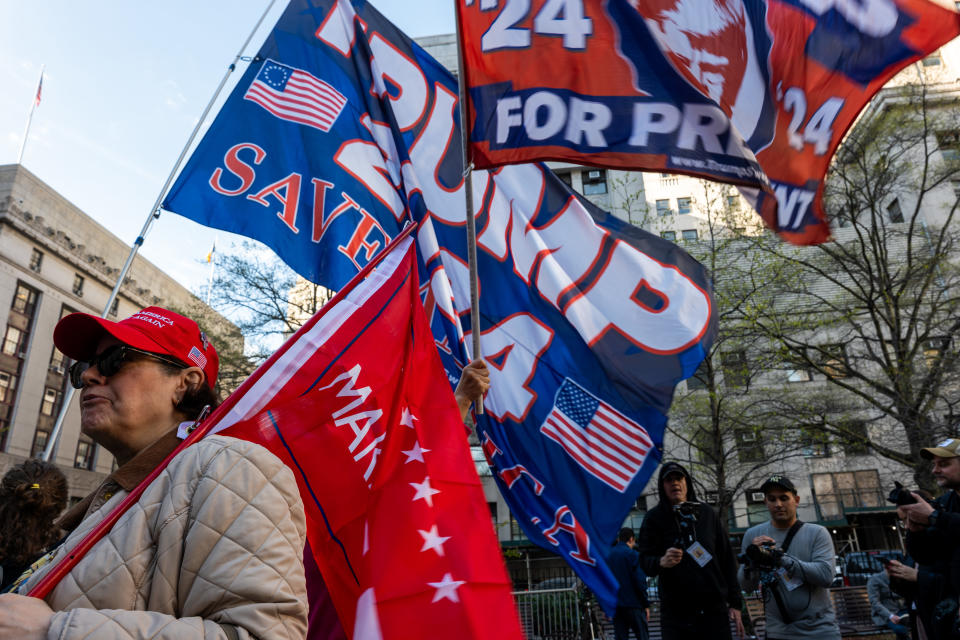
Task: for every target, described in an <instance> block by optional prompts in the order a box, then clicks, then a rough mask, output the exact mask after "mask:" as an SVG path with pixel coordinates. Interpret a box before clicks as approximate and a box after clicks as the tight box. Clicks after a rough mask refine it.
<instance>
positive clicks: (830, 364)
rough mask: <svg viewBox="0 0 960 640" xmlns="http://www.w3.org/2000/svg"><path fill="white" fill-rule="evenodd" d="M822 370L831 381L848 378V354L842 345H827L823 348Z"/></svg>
mask: <svg viewBox="0 0 960 640" xmlns="http://www.w3.org/2000/svg"><path fill="white" fill-rule="evenodd" d="M821 350H822V356H821V358H822V359H821V364H820V366H821V368H822V369H823V373H824V374H826V376H827V377H828V378H830V379H833V380H835V379H838V378H846V377H847V354H846V352H845V351H844V348H843V345H842V344H826V345H823V347H821Z"/></svg>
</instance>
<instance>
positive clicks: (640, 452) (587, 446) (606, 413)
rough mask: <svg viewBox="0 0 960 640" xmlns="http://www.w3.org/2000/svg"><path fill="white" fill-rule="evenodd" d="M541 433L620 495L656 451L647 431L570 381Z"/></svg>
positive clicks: (564, 385) (566, 382)
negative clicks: (648, 457)
mask: <svg viewBox="0 0 960 640" xmlns="http://www.w3.org/2000/svg"><path fill="white" fill-rule="evenodd" d="M540 431H541V433H543V434H544V435H545V436H547V437H548V438H550V439H551V440H553V441H554V442H556V443H557V444H559V445H560V446H561V447H563V450H564V451H566V452H567V454H568V455H569V456H570V457H572V458H573V459H574V460H575V461H576V463H577V464H578V465H580V467H581V468H583V469H584V470H586V471H587V472H589V473H590V474H592V475H593V476H595V477H597V478H599V479H600V480H602V481H603V482H605V483H606V484H607V485H609V486H611V487H613V488H614V489H616V490H617V491H619V492H621V493H623V492H624V491H626V490H627V487H628V486H630V482H631V481H632V480H633V478H634V476H636V475H637V473H638V472H639V471H640V469H641V468H642V467H643V463H644V461H645V460H646V458H647V453H649V451H650V449H651V448H653V442H652V441H651V439H650V434H649V433H647V431H646V429H644V428H643V427H641V426H640V425H639V424H637V423H636V422H634V421H633V420H630V419H629V418H627V417H626V416H624V415H623V414H622V413H620V412H619V411H617V410H616V409H614V408H613V407H611V406H610V405H609V404H607V403H606V402H603V401H602V400H599V399H598V398H597V397H596V396H594V395H593V394H591V393H589V392H588V391H587V390H586V389H584V388H583V387H581V386H580V385H578V384H577V383H576V382H574V381H573V380H571V379H570V378H566V379H564V381H563V384H562V385H560V389H559V390H558V391H557V396H556V401H555V402H554V404H553V410H552V411H550V413H549V414H547V419H546V420H544V422H543V426H541V427H540Z"/></svg>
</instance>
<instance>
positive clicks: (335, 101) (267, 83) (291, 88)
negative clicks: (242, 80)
mask: <svg viewBox="0 0 960 640" xmlns="http://www.w3.org/2000/svg"><path fill="white" fill-rule="evenodd" d="M243 97H244V98H245V99H247V100H251V101H253V102H256V103H257V104H258V105H260V106H261V107H263V108H264V109H266V110H267V111H269V112H270V113H272V114H273V115H275V116H276V117H278V118H280V119H282V120H289V121H290V122H297V123H300V124H305V125H307V126H310V127H314V128H316V129H320V131H329V130H330V127H331V126H332V125H333V123H334V122H335V121H336V119H337V116H339V115H340V112H341V111H343V107H344V106H346V104H347V99H346V97H345V96H344V95H343V94H342V93H340V92H339V91H337V90H336V89H334V88H333V87H331V86H330V85H329V84H327V83H326V82H324V81H323V80H321V79H320V78H317V77H314V76H312V75H310V74H309V73H307V72H306V71H302V70H300V69H295V68H293V67H288V66H287V65H284V64H280V63H278V62H274V61H273V60H267V61H266V62H265V63H264V64H263V68H262V69H260V73H258V74H257V77H256V78H254V80H253V82H252V83H250V87H249V88H248V89H247V92H246V93H245V94H244V96H243Z"/></svg>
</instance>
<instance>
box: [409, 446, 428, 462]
mask: <svg viewBox="0 0 960 640" xmlns="http://www.w3.org/2000/svg"><path fill="white" fill-rule="evenodd" d="M425 453H430V449H421V448H420V443H419V442H415V443H413V448H412V449H410V450H408V451H404V452H403V455H405V456H407V459H406V460H405V461H404V462H403V464H409V463H411V462H413V461H414V460H416V461H417V462H423V454H425Z"/></svg>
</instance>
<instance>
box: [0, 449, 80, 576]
mask: <svg viewBox="0 0 960 640" xmlns="http://www.w3.org/2000/svg"><path fill="white" fill-rule="evenodd" d="M66 506H67V479H66V477H64V475H63V472H62V471H60V469H58V468H57V467H56V466H55V465H52V464H50V463H48V462H43V461H42V460H27V461H25V462H22V463H21V464H18V465H17V466H15V467H13V468H12V469H10V470H9V471H7V473H6V475H5V476H3V480H0V562H2V563H4V564H14V565H23V564H27V563H29V562H32V561H33V560H35V559H36V558H37V557H38V556H39V555H40V554H41V553H43V552H44V551H45V550H46V549H47V548H48V547H50V546H51V545H52V544H53V543H55V542H56V541H57V540H59V539H60V529H59V528H57V527H56V526H54V524H53V520H54V518H56V517H57V516H58V515H59V514H60V512H61V511H63V510H64V508H65V507H66Z"/></svg>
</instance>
